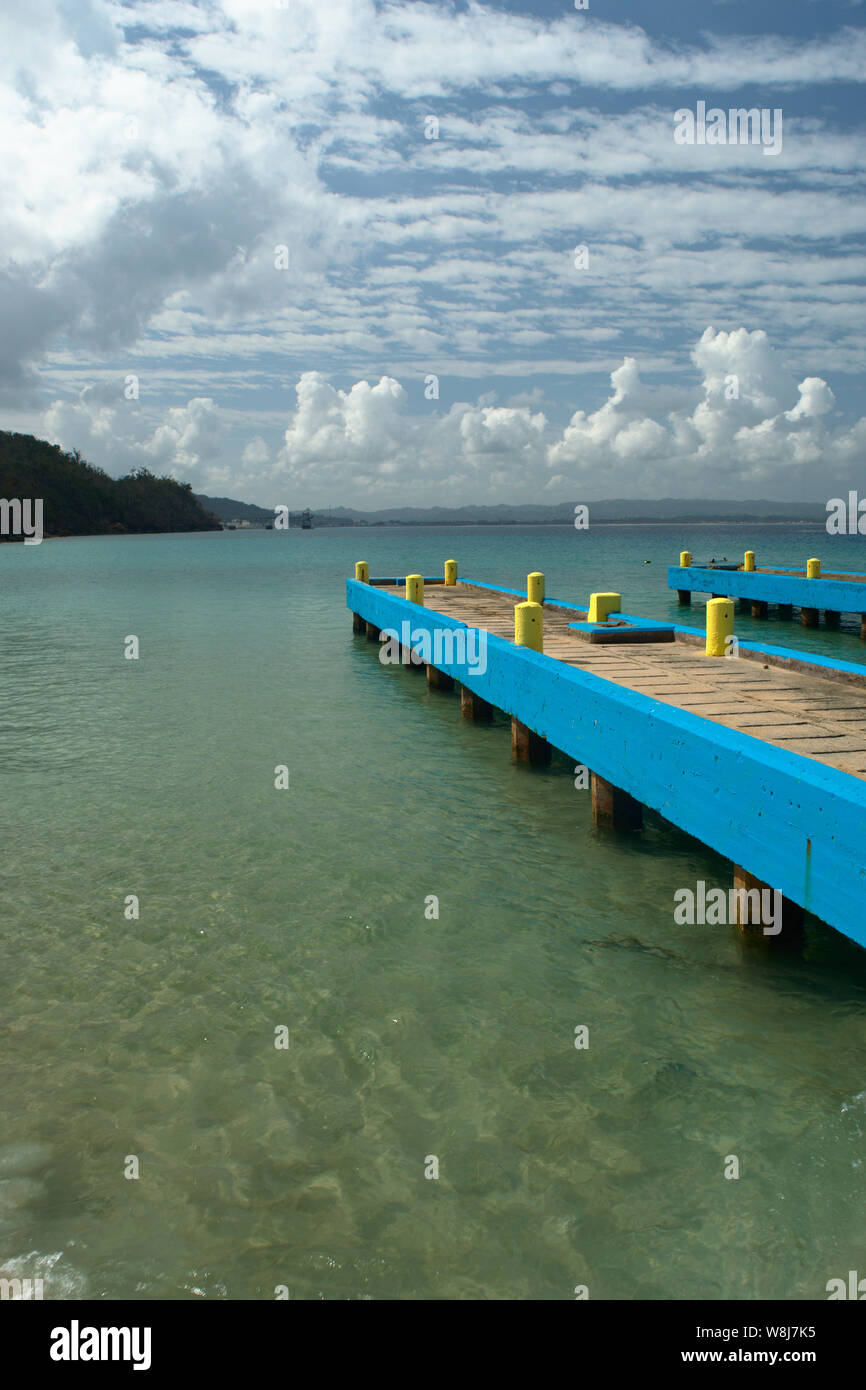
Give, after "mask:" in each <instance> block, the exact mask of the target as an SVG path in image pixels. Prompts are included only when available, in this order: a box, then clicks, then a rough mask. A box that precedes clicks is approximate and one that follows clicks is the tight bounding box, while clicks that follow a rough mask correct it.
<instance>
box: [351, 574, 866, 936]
mask: <svg viewBox="0 0 866 1390" xmlns="http://www.w3.org/2000/svg"><path fill="white" fill-rule="evenodd" d="M449 563H451V564H452V565H453V562H449ZM357 573H358V574H359V575H360V577H359V578H356V579H350V580H348V581H347V606H348V607H349V609H351V611H352V613H353V614H354V615H355V617H354V628H355V631H356V632H362V633H364V634H365V635H366V636H367V637H368V638H370V639H372V640H376V641H379V642H384V641H389V642H390V643H391V644H392V645H393V646H394V648H395V650H397V651H398V652H399V653H400V657H399V658H398V659H402V660H403V661H404V662H406V663H409V662H412V661H413V656H412V652H413V651H414V653H415V657H414V662H415V663H416V664H418V663H420V664H422V665H423V666H424V668H425V669H426V672H427V679H428V682H429V684H431V685H433V686H437V687H439V688H440V689H445V690H448V689H452V688H453V686H454V684H455V682H456V683H458V684H459V686H460V688H461V709H462V712H463V714H464V716H465V717H471V718H484V717H489V714H490V712H491V710H492V709H497V710H500V711H502V712H504V713H505V714H506V715H510V716H511V719H512V748H513V752H514V756H516V757H518V758H524V759H527V760H530V761H544V760H545V759H546V758H549V756H550V749H551V747H553V748H558V749H560V750H561V751H562V752H563V753H565V754H566V755H567V756H568V757H569V758H571V759H574V761H575V763H577V764H580V765H583V766H585V767H587V768H589V769H591V771H592V798H593V810H594V814H595V817H596V820H597V822H599V823H602V824H608V825H613V826H629V827H634V826H637V825H639V824H640V821H641V809H642V807H643V806H648V807H651V808H652V809H653V810H654V811H657V812H658V813H660V814H661V815H662V816H663V817H665V818H666V819H667V820H669V821H671V822H672V823H673V824H674V825H677V826H679V827H680V828H681V829H682V830H685V831H687V832H688V833H689V834H691V835H693V836H695V837H696V838H697V839H699V840H701V841H702V842H703V843H704V844H706V845H708V846H709V847H710V848H711V849H713V850H715V851H716V852H717V853H719V854H721V855H723V856H725V857H726V858H728V859H730V860H731V861H732V864H733V866H734V882H735V884H744V883H748V884H751V885H754V884H764V885H769V886H770V887H772V888H773V889H777V890H779V892H780V893H781V894H782V895H783V897H784V900H785V902H786V908H787V910H788V917H787V919H786V920H787V921H790V922H794V921H795V919H796V917H797V909H798V908H799V909H805V910H807V911H809V912H811V913H813V914H814V915H815V916H817V917H819V918H821V919H822V920H823V921H825V922H827V923H829V924H830V925H832V926H833V927H835V928H836V929H837V930H839V931H840V932H842V933H844V934H845V935H846V936H848V937H850V938H851V939H852V940H854V941H856V942H857V943H858V944H860V945H866V667H859V666H855V665H854V664H853V663H846V662H831V661H828V660H826V659H825V658H823V657H818V656H812V655H810V654H806V653H803V652H793V651H789V650H787V649H784V648H774V647H766V646H765V647H761V646H760V645H759V644H756V643H740V644H739V649H738V651H737V655H736V656H735V657H733V658H732V659H726V658H725V657H724V656H717V657H713V656H707V655H706V654H705V648H704V638H703V637H702V635H700V634H697V633H695V632H694V630H689V629H682V628H680V627H672V626H671V625H668V626H667V627H665V625H660V624H654V623H649V622H648V621H647V620H645V619H638V618H629V617H628V615H626V614H623V613H620V612H619V611H618V603H617V602H616V601H617V600H618V598H619V596H618V595H594V596H593V599H592V600H591V603H590V606H589V608H585V607H582V606H580V605H578V604H572V603H568V602H563V601H560V600H552V599H546V598H545V597H544V594H543V576H541V575H533V576H529V579H530V581H534V596H535V597H534V601H533V600H532V599H530V600H529V601H528V600H527V591H526V590H511V589H504V588H501V587H499V586H496V585H489V584H484V583H482V582H479V581H474V580H462V581H457V580H456V566H454V567H453V568H452V569H451V571H450V577H451V582H449V581H448V580H447V579H446V580H442V579H427V580H426V581H425V580H423V579H422V578H421V576H404V577H394V578H390V579H369V577H368V575H367V574H366V567H365V566H359V567H358V571H357ZM538 581H540V585H539V583H538ZM434 584H435V586H436V587H435V588H433V587H432V586H433V585H434ZM419 586H420V587H419ZM528 590H529V591H530V592H532V591H533V583H532V582H531V583H530V584H529V585H528ZM406 591H409V592H411V593H413V594H414V595H415V601H410V600H407V598H406V596H405V594H406ZM717 592H718V590H717ZM539 594H540V599H539ZM419 599H420V601H419ZM598 600H605V601H609V602H605V603H601V604H599V603H598V602H597V601H598ZM711 607H712V605H711ZM716 607H717V608H718V609H719V612H720V614H721V616H722V617H725V616H726V612H725V610H728V609H730V610H731V613H732V611H733V606H732V605H731V604H727V603H724V601H721V602H720V604H717V605H716ZM542 629H543V635H542ZM437 634H438V636H437ZM449 634H450V636H449ZM472 634H474V635H475V637H476V641H475V656H474V659H473V658H472V657H471V655H470V656H469V658H467V650H469V651H470V653H471V644H470V643H469V642H468V641H467V640H466V639H467V636H470V635H472ZM480 634H483V635H484V642H483V645H484V653H483V660H480V659H479V657H478V651H479V640H480ZM624 639H625V640H624ZM534 647H535V648H537V647H543V649H542V650H538V649H534ZM717 650H719V651H722V650H724V648H722V647H719V648H717ZM735 650H737V649H736V648H735Z"/></svg>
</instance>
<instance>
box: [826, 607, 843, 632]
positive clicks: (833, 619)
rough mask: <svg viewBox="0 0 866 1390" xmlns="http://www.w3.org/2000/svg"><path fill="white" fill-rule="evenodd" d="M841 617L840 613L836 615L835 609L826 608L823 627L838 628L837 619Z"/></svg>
mask: <svg viewBox="0 0 866 1390" xmlns="http://www.w3.org/2000/svg"><path fill="white" fill-rule="evenodd" d="M841 616H842V614H841V613H837V612H836V611H835V609H833V608H828V609H827V611H826V612H825V614H824V626H825V627H838V626H839V619H840V618H841Z"/></svg>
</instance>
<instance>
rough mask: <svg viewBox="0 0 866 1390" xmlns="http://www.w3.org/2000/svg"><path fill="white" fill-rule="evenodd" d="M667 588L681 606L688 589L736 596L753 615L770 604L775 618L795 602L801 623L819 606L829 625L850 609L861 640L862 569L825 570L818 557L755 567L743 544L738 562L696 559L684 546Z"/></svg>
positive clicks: (865, 588) (864, 620)
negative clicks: (787, 565) (788, 565)
mask: <svg viewBox="0 0 866 1390" xmlns="http://www.w3.org/2000/svg"><path fill="white" fill-rule="evenodd" d="M668 588H670V589H676V591H677V594H678V596H679V601H680V603H681V604H682V605H684V606H688V605H689V604H690V603H691V600H692V594H693V593H702V594H712V595H713V596H714V597H715V596H720V597H723V598H731V599H736V600H738V601H739V604H740V608H741V610H744V611H748V610H749V609H751V613H752V617H753V618H766V617H768V616H769V608H770V605H771V604H772V605H773V606H774V607H775V609H776V611H777V613H778V616H779V617H780V618H787V619H790V618H791V617H793V610H794V608H799V610H800V621H801V623H802V625H803V627H817V626H818V622H819V615H820V613H822V612H823V614H824V621H825V624H826V626H827V627H831V628H832V627H838V626H839V619H840V616H841V614H842V613H854V614H856V615H857V617H859V619H860V636H861V638H862V639H863V640H864V641H866V574H846V573H836V572H832V571H830V572H824V571H822V568H821V562H820V560H818V559H811V560H808V561H807V563H806V567H805V569H802V570H799V569H769V568H765V567H761V568H757V567H756V566H755V557H754V552H753V551H751V550H747V551H746V554H745V557H744V561H743V563H742V564H727V563H725V562H719V563H715V562H712V563H709V564H704V565H695V564H693V563H692V559H691V556H690V555H689V553H688V551H684V552H683V554H682V555H681V556H680V563H679V565H671V566H670V567H669V569H668Z"/></svg>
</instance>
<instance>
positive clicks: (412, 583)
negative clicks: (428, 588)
mask: <svg viewBox="0 0 866 1390" xmlns="http://www.w3.org/2000/svg"><path fill="white" fill-rule="evenodd" d="M406 598H407V599H408V600H409V602H410V603H418V604H420V605H421V607H422V608H423V607H424V579H423V577H422V575H420V574H407V575H406Z"/></svg>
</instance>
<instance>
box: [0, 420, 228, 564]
mask: <svg viewBox="0 0 866 1390" xmlns="http://www.w3.org/2000/svg"><path fill="white" fill-rule="evenodd" d="M28 497H29V498H33V499H35V498H39V497H41V498H42V502H43V532H44V534H45V535H46V536H99V535H105V534H107V533H110V532H113V533H117V534H123V533H126V532H129V533H135V532H153V531H218V530H219V529H220V523H219V522H218V521H217V519H216V517H214V516H212V515H211V513H210V512H207V511H205V509H204V507H203V506H202V505H201V503H200V502H199V501H198V500H197V499H196V497H195V496H194V494H193V491H192V488H191V486H190V484H189V483H178V482H176V481H175V479H174V478H157V477H154V475H153V474H152V473H150V472H148V470H147V469H146V468H138V469H134V470H133V471H132V472H131V473H128V474H127V475H126V476H125V477H123V478H116V479H115V478H110V477H109V476H108V474H107V473H104V472H103V470H102V469H101V468H95V467H94V466H93V465H92V464H90V463H87V462H86V461H85V460H84V459H82V457H81V455H80V454H79V453H78V450H77V449H76V450H74V451H73V452H72V453H64V452H63V450H62V449H60V448H58V447H57V445H56V444H48V443H46V441H45V440H44V439H36V438H34V436H33V435H32V434H10V433H7V432H6V431H0V498H6V499H9V500H11V499H12V498H19V499H21V500H23V499H25V498H28ZM17 539H19V538H18V537H16V536H10V535H2V534H0V541H7V540H8V541H12V540H17Z"/></svg>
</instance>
